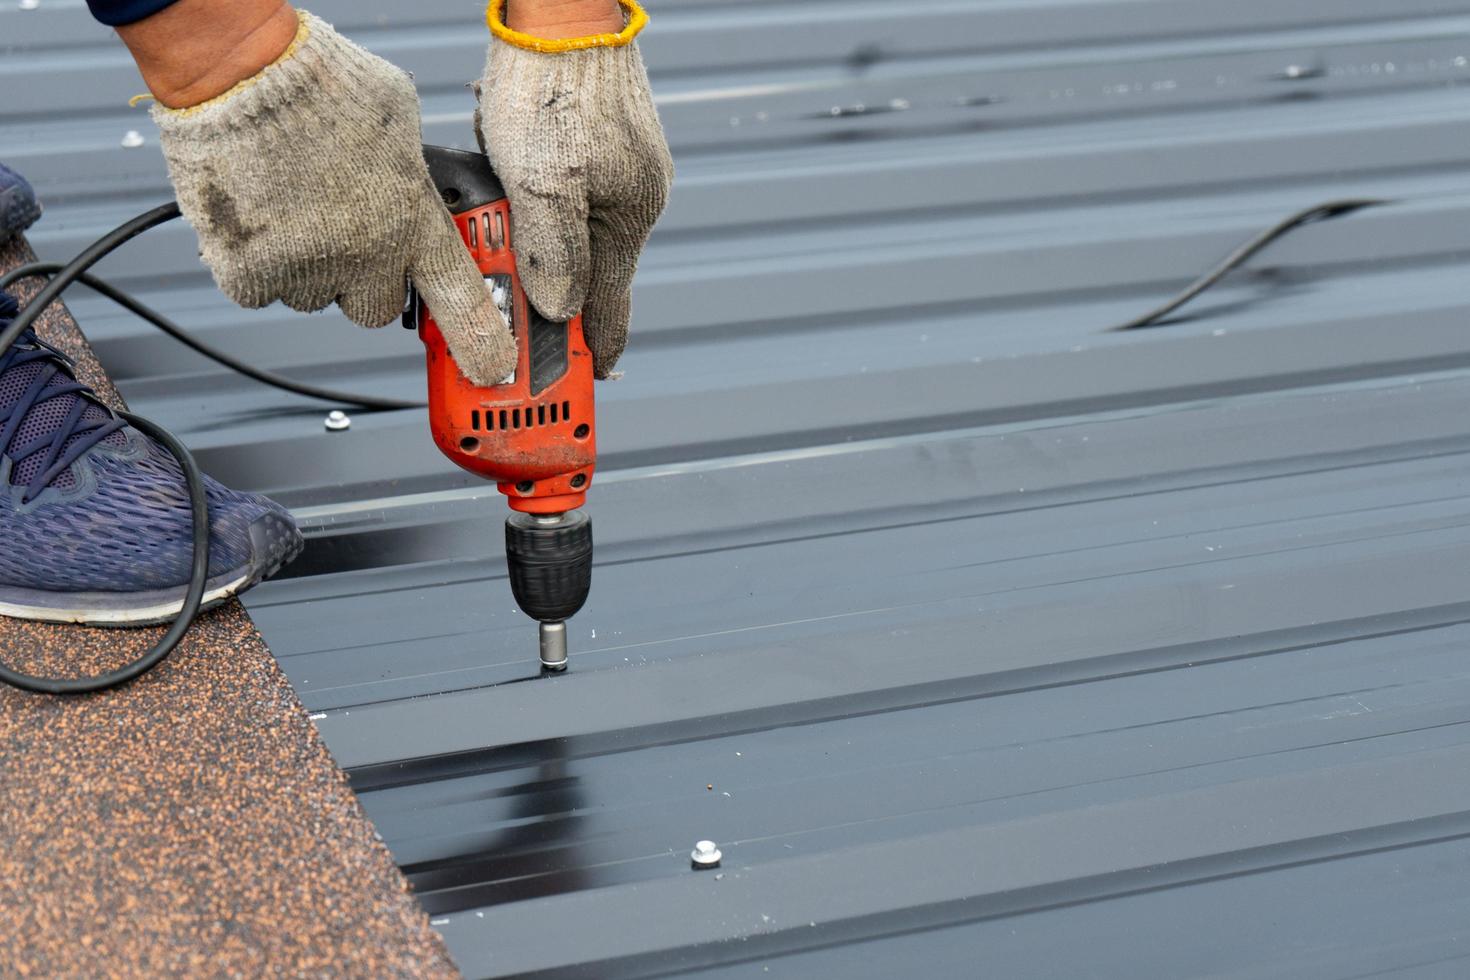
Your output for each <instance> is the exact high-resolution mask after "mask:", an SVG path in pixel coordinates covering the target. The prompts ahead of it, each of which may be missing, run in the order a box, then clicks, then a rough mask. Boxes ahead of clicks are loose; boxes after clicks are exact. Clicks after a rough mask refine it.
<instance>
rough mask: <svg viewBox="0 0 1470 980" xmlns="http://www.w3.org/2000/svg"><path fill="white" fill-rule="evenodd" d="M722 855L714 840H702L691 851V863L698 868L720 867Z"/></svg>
mask: <svg viewBox="0 0 1470 980" xmlns="http://www.w3.org/2000/svg"><path fill="white" fill-rule="evenodd" d="M720 856H721V855H720V849H719V848H718V847H716V846H715V842H714V841H712V840H702V841H700V842H699V843H698V844H695V845H694V850H692V851H690V852H689V863H691V864H693V865H694V867H695V868H697V869H703V868H718V867H719V866H720Z"/></svg>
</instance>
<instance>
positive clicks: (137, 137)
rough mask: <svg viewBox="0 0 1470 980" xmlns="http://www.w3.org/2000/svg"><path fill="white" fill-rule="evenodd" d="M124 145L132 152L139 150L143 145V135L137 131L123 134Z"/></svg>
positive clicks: (133, 130) (132, 130)
mask: <svg viewBox="0 0 1470 980" xmlns="http://www.w3.org/2000/svg"><path fill="white" fill-rule="evenodd" d="M122 145H123V146H125V147H127V148H128V149H130V150H134V149H137V148H138V147H140V146H142V145H143V134H142V133H140V132H138V131H137V130H136V129H130V130H128V131H127V132H126V133H123V138H122Z"/></svg>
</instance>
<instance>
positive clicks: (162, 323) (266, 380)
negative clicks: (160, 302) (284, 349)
mask: <svg viewBox="0 0 1470 980" xmlns="http://www.w3.org/2000/svg"><path fill="white" fill-rule="evenodd" d="M62 268H63V266H62V265H61V263H59V262H32V263H30V264H29V265H23V266H19V267H18V268H15V269H12V270H11V271H10V272H9V273H7V274H6V275H4V276H0V289H4V288H5V287H6V286H8V285H10V284H11V283H12V282H14V281H15V280H17V279H25V278H27V277H28V276H44V275H50V274H52V273H56V272H60V271H61V269H62ZM76 281H77V282H79V283H81V284H82V285H83V286H86V287H87V288H88V289H92V290H94V291H96V292H98V293H101V294H102V295H103V296H106V297H107V298H108V299H110V300H112V301H113V302H114V303H116V304H117V305H118V306H121V307H122V308H123V309H125V310H127V311H128V312H130V313H133V314H135V315H136V316H138V317H139V318H140V319H143V320H147V321H148V322H149V323H151V324H153V325H154V326H155V327H157V328H158V329H160V330H162V331H163V332H164V333H166V334H168V335H169V336H170V337H172V338H174V339H175V340H177V341H178V342H179V343H181V344H183V345H184V346H185V347H189V348H192V349H193V350H196V351H198V352H199V353H200V354H203V355H204V356H205V357H207V358H209V359H210V360H211V361H214V362H215V363H217V364H222V365H224V366H225V367H227V368H229V369H230V370H231V371H234V372H235V373H237V374H243V375H244V376H245V377H247V378H252V379H254V380H256V381H259V382H260V383H261V384H266V385H270V386H271V387H272V388H280V389H281V390H282V391H289V392H292V393H293V394H297V395H305V396H306V397H308V398H320V399H322V400H323V401H329V402H340V403H343V404H346V405H352V406H354V407H356V408H365V409H369V410H373V411H392V410H394V409H401V408H427V407H428V406H427V405H426V404H425V403H424V402H414V401H403V400H400V399H397V398H378V397H376V396H374V395H359V394H355V393H353V392H347V391H337V390H336V389H334V388H323V387H320V386H319V385H311V384H307V383H306V382H304V381H297V380H295V379H294V378H288V377H286V376H285V375H283V374H276V373H275V372H274V371H267V370H265V369H264V368H258V367H255V366H254V365H251V364H246V363H245V362H244V361H241V360H239V359H238V358H236V357H234V356H232V355H230V354H226V353H225V352H224V351H222V350H220V349H219V348H218V347H213V346H211V345H209V344H206V343H205V342H204V341H202V340H200V339H199V338H198V337H195V336H194V335H193V334H191V333H189V332H187V331H186V330H185V329H184V328H183V327H181V326H179V325H178V324H177V323H174V322H173V321H172V320H170V319H169V318H168V317H166V316H164V315H163V314H162V313H159V312H158V311H157V310H155V309H153V308H152V307H151V306H148V305H147V304H145V303H143V302H142V301H141V300H139V299H138V298H137V297H135V296H132V295H131V294H129V293H127V292H125V291H123V290H121V289H119V288H118V287H116V286H114V285H113V284H112V283H110V282H108V281H107V280H106V279H99V278H98V277H97V276H94V275H92V274H91V273H90V272H83V273H81V274H79V275H78V276H77V277H76Z"/></svg>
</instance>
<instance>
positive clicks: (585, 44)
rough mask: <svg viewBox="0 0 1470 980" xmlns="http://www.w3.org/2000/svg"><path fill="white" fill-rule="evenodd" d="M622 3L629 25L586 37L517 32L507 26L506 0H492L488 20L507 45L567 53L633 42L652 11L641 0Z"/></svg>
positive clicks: (495, 33) (486, 12)
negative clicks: (552, 36) (639, 0)
mask: <svg viewBox="0 0 1470 980" xmlns="http://www.w3.org/2000/svg"><path fill="white" fill-rule="evenodd" d="M618 3H619V4H621V5H622V7H623V9H624V10H626V11H627V12H628V25H627V26H626V27H624V28H623V29H622V30H621V31H619V32H618V33H616V34H589V35H587V36H586V37H560V38H544V37H536V36H534V35H532V34H522V33H521V32H520V31H513V30H511V29H510V28H509V27H506V26H505V20H504V17H503V13H504V11H505V0H490V4H489V6H487V7H486V8H485V23H486V24H488V25H490V33H491V34H494V35H495V36H496V37H498V38H500V39H501V40H502V41H504V42H505V43H506V44H509V45H511V46H513V47H517V48H525V49H526V50H527V51H539V52H541V53H542V54H565V53H566V52H568V51H581V50H583V49H585V48H620V47H622V46H623V45H625V44H631V43H632V42H633V39H634V38H635V37H637V36H638V32H639V31H641V30H643V28H645V27H647V26H648V13H647V11H645V10H644V9H643V8H642V7H640V6H638V3H637V0H618Z"/></svg>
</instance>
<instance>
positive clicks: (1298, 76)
mask: <svg viewBox="0 0 1470 980" xmlns="http://www.w3.org/2000/svg"><path fill="white" fill-rule="evenodd" d="M1325 74H1327V69H1326V68H1323V67H1322V66H1321V65H1287V66H1286V67H1285V68H1283V69H1281V70H1280V71H1279V72H1277V73H1276V74H1275V75H1274V76H1272V77H1274V78H1275V79H1277V80H1278V81H1283V82H1296V81H1300V80H1302V79H1305V78H1321V77H1322V76H1323V75H1325Z"/></svg>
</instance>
